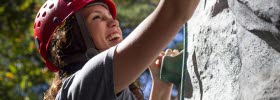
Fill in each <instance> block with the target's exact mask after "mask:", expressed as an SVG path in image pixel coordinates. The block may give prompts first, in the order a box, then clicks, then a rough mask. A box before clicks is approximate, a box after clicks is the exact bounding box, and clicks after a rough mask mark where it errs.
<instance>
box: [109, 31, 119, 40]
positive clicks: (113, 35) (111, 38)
mask: <svg viewBox="0 0 280 100" xmlns="http://www.w3.org/2000/svg"><path fill="white" fill-rule="evenodd" d="M120 37H121V35H120V34H117V33H115V34H111V35H110V36H109V37H108V38H107V40H109V41H111V40H113V39H114V38H120Z"/></svg>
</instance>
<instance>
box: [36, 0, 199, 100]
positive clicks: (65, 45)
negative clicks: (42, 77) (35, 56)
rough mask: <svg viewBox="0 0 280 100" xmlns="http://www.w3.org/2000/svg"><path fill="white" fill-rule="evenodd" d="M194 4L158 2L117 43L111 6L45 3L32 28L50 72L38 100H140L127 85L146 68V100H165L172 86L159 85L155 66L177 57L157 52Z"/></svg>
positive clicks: (72, 0) (96, 0)
mask: <svg viewBox="0 0 280 100" xmlns="http://www.w3.org/2000/svg"><path fill="white" fill-rule="evenodd" d="M198 2H199V1H198V0H160V3H159V4H158V6H157V8H156V9H155V11H154V12H153V13H152V14H151V15H150V16H148V17H147V18H146V19H145V20H144V21H143V22H142V23H141V24H140V25H139V26H138V27H137V28H136V29H135V30H134V31H133V32H132V33H131V34H130V35H129V36H128V37H127V38H126V39H124V40H123V39H122V31H121V29H120V27H119V23H118V21H117V20H116V7H115V4H114V3H113V1H111V0H48V1H46V2H45V4H44V5H43V6H42V7H41V9H40V10H39V12H38V14H37V16H36V19H35V23H34V38H35V43H36V46H37V48H38V49H39V53H40V54H41V56H42V57H43V59H44V62H45V64H46V66H47V67H48V68H49V69H50V70H51V71H53V72H55V73H56V75H55V78H54V80H53V83H52V84H51V87H50V88H49V90H48V91H47V93H46V94H45V97H44V99H52V100H53V99H57V100H114V99H118V100H134V99H140V100H141V99H143V96H141V94H140V93H139V91H138V90H139V89H138V88H137V87H135V85H134V84H132V83H133V82H134V81H135V80H136V79H137V78H138V77H139V76H140V75H141V73H143V72H144V71H145V70H146V69H147V68H150V71H151V73H152V78H153V87H152V91H151V96H150V99H151V100H164V99H169V98H170V91H171V88H172V84H170V83H167V82H164V81H161V80H159V77H158V76H159V75H158V73H159V68H158V67H156V66H158V65H159V63H155V62H157V61H156V60H160V56H163V55H171V56H174V55H176V54H178V51H176V50H175V51H171V50H167V51H166V52H165V53H163V52H161V51H162V50H163V49H164V47H165V46H167V44H168V43H169V42H170V41H171V40H172V39H173V37H174V36H175V35H176V33H177V32H178V31H179V29H180V28H181V26H182V25H183V24H184V23H185V22H186V21H187V20H188V19H189V18H190V17H191V16H192V14H193V12H194V10H195V8H196V6H197V4H198ZM158 58H159V59H158ZM155 59H156V60H155Z"/></svg>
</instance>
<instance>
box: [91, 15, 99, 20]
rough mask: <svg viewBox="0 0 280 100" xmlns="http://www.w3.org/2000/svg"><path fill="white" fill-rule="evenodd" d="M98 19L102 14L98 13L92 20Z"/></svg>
mask: <svg viewBox="0 0 280 100" xmlns="http://www.w3.org/2000/svg"><path fill="white" fill-rule="evenodd" d="M96 19H101V16H100V15H96V16H94V17H93V18H92V20H96Z"/></svg>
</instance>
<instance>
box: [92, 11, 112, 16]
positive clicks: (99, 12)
mask: <svg viewBox="0 0 280 100" xmlns="http://www.w3.org/2000/svg"><path fill="white" fill-rule="evenodd" d="M94 13H98V14H103V12H101V11H99V10H94V11H93V13H91V14H89V15H88V16H92V14H94ZM104 14H108V15H110V16H112V14H111V13H110V12H108V13H104ZM112 17H113V16H112Z"/></svg>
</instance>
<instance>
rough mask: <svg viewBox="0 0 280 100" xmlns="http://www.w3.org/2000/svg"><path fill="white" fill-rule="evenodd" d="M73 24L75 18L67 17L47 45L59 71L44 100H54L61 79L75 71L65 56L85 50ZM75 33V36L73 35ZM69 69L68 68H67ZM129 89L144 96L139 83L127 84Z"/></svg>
mask: <svg viewBox="0 0 280 100" xmlns="http://www.w3.org/2000/svg"><path fill="white" fill-rule="evenodd" d="M75 26H77V23H76V20H75V18H74V17H73V16H72V17H70V18H68V19H67V20H66V21H65V22H64V24H63V25H61V27H59V28H58V29H57V30H56V31H55V33H54V35H53V37H52V39H51V42H50V46H49V50H48V51H49V55H48V59H49V60H50V61H51V62H52V63H53V64H54V65H55V66H57V67H58V68H59V70H60V71H59V72H56V73H55V77H54V79H53V81H52V83H51V86H50V87H49V89H48V90H47V92H46V93H45V95H44V100H54V99H55V97H56V95H57V93H58V91H59V89H60V88H61V85H62V81H63V80H64V79H66V78H67V77H68V76H70V75H71V74H73V73H75V72H76V71H77V70H71V67H76V66H69V65H71V64H67V63H65V61H64V58H65V57H69V56H71V55H73V54H75V53H81V52H84V51H85V49H84V48H85V46H84V44H83V42H81V41H80V40H78V39H77V37H79V36H76V35H75V34H77V33H75V32H77V31H75ZM74 35H75V36H74ZM86 62H87V61H82V62H81V61H80V62H79V63H80V64H79V65H81V66H78V68H75V69H80V68H81V67H83V65H84V64H85V63H86ZM69 69H70V70H69ZM129 89H130V90H131V91H132V93H133V94H134V95H135V97H136V98H138V100H143V99H144V96H143V94H142V91H141V89H140V88H139V84H137V82H134V83H132V84H130V85H129Z"/></svg>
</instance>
